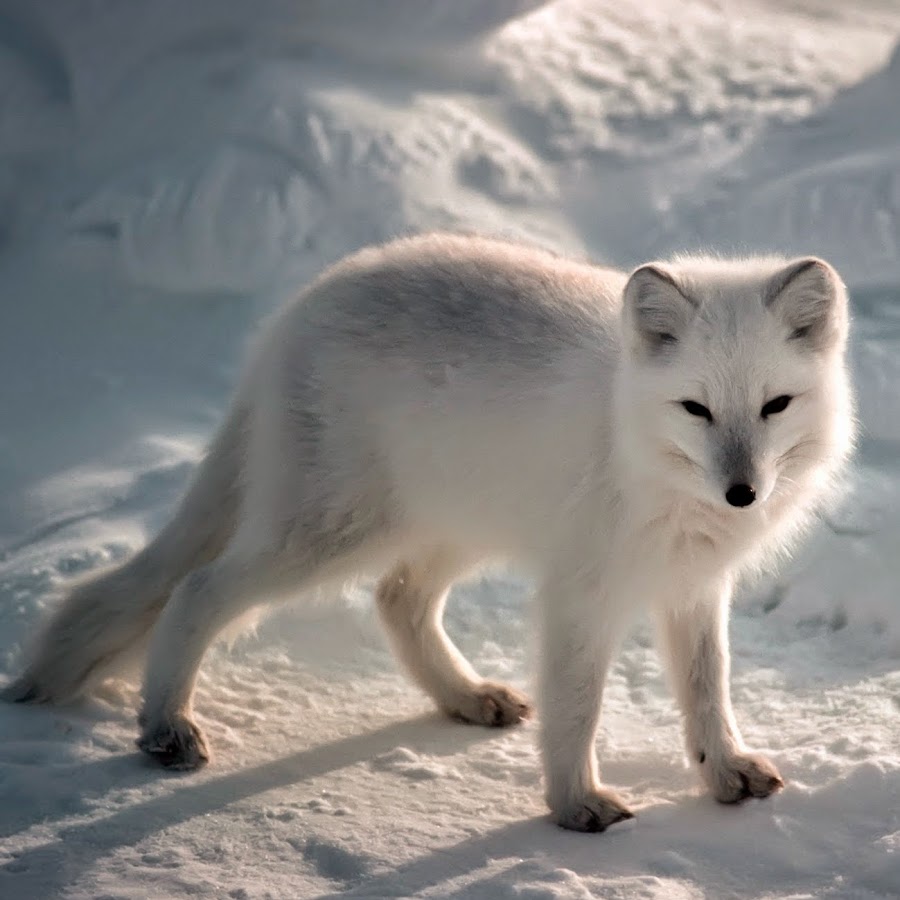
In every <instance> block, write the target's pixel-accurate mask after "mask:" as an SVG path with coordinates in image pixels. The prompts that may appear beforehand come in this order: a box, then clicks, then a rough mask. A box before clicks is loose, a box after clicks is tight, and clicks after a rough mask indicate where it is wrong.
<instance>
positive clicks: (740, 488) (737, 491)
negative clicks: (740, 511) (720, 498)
mask: <svg viewBox="0 0 900 900" xmlns="http://www.w3.org/2000/svg"><path fill="white" fill-rule="evenodd" d="M725 499H726V500H727V501H728V502H729V503H730V504H731V505H732V506H749V505H750V504H751V503H752V502H753V501H754V500H755V499H756V491H755V490H754V489H753V488H752V487H751V486H750V485H749V484H733V485H732V486H731V487H730V488H728V490H727V491H725Z"/></svg>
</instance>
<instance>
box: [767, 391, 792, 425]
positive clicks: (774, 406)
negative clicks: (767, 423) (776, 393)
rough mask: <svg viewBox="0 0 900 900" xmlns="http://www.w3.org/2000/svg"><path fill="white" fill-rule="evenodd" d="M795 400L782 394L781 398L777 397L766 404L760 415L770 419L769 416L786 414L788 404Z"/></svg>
mask: <svg viewBox="0 0 900 900" xmlns="http://www.w3.org/2000/svg"><path fill="white" fill-rule="evenodd" d="M791 400H793V397H788V395H787V394H782V395H781V396H780V397H776V398H775V399H774V400H770V401H769V402H768V403H766V404H765V405H764V406H763V408H762V410H761V411H760V415H761V416H762V417H763V418H764V419H768V418H769V416H774V415H775V414H776V413H780V412H784V411H785V410H786V409H787V408H788V404H789V403H790V402H791Z"/></svg>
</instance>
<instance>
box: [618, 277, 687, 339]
mask: <svg viewBox="0 0 900 900" xmlns="http://www.w3.org/2000/svg"><path fill="white" fill-rule="evenodd" d="M697 305H698V304H697V301H696V300H694V299H693V298H692V297H690V296H689V295H688V294H686V293H685V292H684V291H683V290H682V288H681V286H680V285H679V284H678V281H677V280H676V279H675V276H674V275H672V273H671V272H670V271H669V270H668V269H667V268H666V267H665V266H663V265H661V264H660V263H648V264H647V265H644V266H641V267H640V268H638V269H635V271H634V272H632V273H631V277H630V278H629V279H628V283H627V284H626V285H625V292H624V306H625V310H624V315H625V321H626V322H627V323H628V324H629V326H630V327H631V329H632V331H633V332H634V333H635V334H636V335H637V337H638V339H639V340H640V342H641V345H642V346H643V348H644V349H645V350H646V351H647V352H648V353H649V354H651V355H654V356H655V355H658V354H663V353H665V352H666V351H667V350H669V349H671V348H673V347H674V346H675V345H677V344H678V341H679V340H680V339H681V336H682V334H683V333H684V330H685V328H686V327H687V326H688V324H689V323H690V321H691V319H692V318H693V317H694V313H696V311H697Z"/></svg>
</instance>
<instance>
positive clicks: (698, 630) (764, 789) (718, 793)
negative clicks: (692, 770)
mask: <svg viewBox="0 0 900 900" xmlns="http://www.w3.org/2000/svg"><path fill="white" fill-rule="evenodd" d="M730 602H731V587H730V585H727V586H720V587H719V588H718V589H717V590H715V591H708V592H707V593H706V594H705V595H704V596H701V597H700V598H698V599H697V600H696V601H695V602H692V603H691V604H689V605H686V606H685V607H683V608H667V609H665V610H664V611H662V612H661V613H660V617H659V618H660V635H661V638H662V645H663V648H664V650H665V652H666V655H667V656H668V663H669V670H670V673H671V680H672V685H673V688H674V690H675V695H676V697H677V698H678V702H679V704H680V706H681V710H682V713H683V714H684V732H685V742H686V745H687V754H688V758H689V759H690V761H691V763H692V764H693V765H695V766H696V767H697V769H698V770H699V772H700V776H701V777H702V779H703V781H704V782H705V783H706V785H707V787H708V788H709V790H710V792H711V793H712V795H713V796H714V797H715V798H716V800H719V801H720V802H722V803H738V802H740V801H741V800H745V799H747V798H748V797H768V796H769V795H770V794H772V793H774V792H775V791H778V790H780V789H781V788H782V787H784V781H783V779H782V777H781V775H780V774H779V772H778V769H776V768H775V766H774V765H773V764H772V763H771V762H770V761H769V760H768V759H767V758H766V757H765V756H762V755H760V754H758V753H752V752H750V751H748V750H747V748H746V747H745V745H744V741H743V739H742V738H741V733H740V730H739V729H738V726H737V722H736V721H735V717H734V711H733V709H732V707H731V694H730V691H729V674H730V668H731V667H730V655H729V650H728V610H729V606H730Z"/></svg>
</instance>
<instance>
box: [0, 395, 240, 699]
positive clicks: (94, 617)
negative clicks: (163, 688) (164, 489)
mask: <svg viewBox="0 0 900 900" xmlns="http://www.w3.org/2000/svg"><path fill="white" fill-rule="evenodd" d="M244 419H245V417H244V415H243V414H242V413H241V411H240V410H235V411H232V413H231V415H230V416H229V418H228V419H227V421H226V422H225V424H224V426H223V427H222V429H221V430H220V431H219V433H218V435H217V436H216V438H215V439H214V441H213V444H212V446H211V447H210V449H209V452H208V454H207V456H206V458H205V460H204V461H203V463H202V464H201V465H200V468H199V470H198V471H197V474H196V475H195V477H194V481H193V483H192V484H191V486H190V488H189V489H188V492H187V494H186V496H185V497H184V499H183V500H182V502H181V505H180V507H179V509H178V511H177V513H176V515H175V518H174V519H173V520H172V521H171V522H170V523H169V524H168V525H167V526H166V527H165V528H164V529H163V530H162V532H161V533H160V534H159V535H158V536H157V537H156V539H155V540H153V541H152V542H151V543H150V544H148V545H147V546H146V547H145V548H144V549H143V550H141V551H140V552H139V553H138V554H137V555H136V556H134V557H133V558H132V559H131V560H129V561H128V562H127V563H125V564H124V565H121V566H117V567H116V568H113V569H109V570H107V571H105V572H103V573H102V574H100V575H96V576H93V577H91V578H90V579H88V580H86V581H83V582H82V583H80V584H78V585H76V586H75V587H74V588H73V589H72V590H71V591H70V593H69V595H68V596H67V597H66V599H65V600H64V601H63V602H62V604H61V606H60V607H59V608H58V609H57V610H56V612H55V613H54V614H53V615H52V616H51V618H50V620H49V621H48V622H47V624H46V626H45V627H44V629H43V631H42V632H41V634H40V635H39V637H38V640H37V641H36V643H35V645H34V647H33V648H32V651H31V653H30V656H29V658H28V664H27V667H26V670H25V672H24V674H23V675H22V676H21V677H20V678H19V679H18V680H16V681H14V682H13V683H12V684H11V685H9V686H8V687H7V688H5V689H4V691H3V697H4V698H5V699H7V700H14V701H17V702H21V703H40V702H47V701H62V700H66V699H69V698H71V697H74V696H76V695H78V694H81V693H83V692H84V691H85V690H87V689H88V688H89V687H90V686H91V685H93V684H96V683H97V682H98V681H100V680H102V679H103V678H104V677H105V676H106V675H108V674H111V673H112V672H113V671H114V670H115V669H117V668H119V667H120V666H121V664H122V662H123V661H124V659H125V658H126V657H127V656H129V655H130V653H129V651H134V650H135V649H136V648H137V647H139V646H140V645H141V644H142V643H143V640H144V638H145V637H146V636H147V635H148V634H149V632H150V630H151V628H152V627H153V625H154V623H155V622H156V620H157V618H158V617H159V614H160V613H161V612H162V610H163V607H164V606H165V605H166V602H167V600H168V599H169V594H170V592H171V591H172V588H173V587H174V586H175V585H176V584H177V583H178V581H180V580H181V578H183V577H184V576H185V575H186V574H187V573H188V572H190V571H191V570H192V569H195V568H197V567H198V566H201V565H203V564H205V563H207V562H209V561H210V560H211V559H214V558H215V557H216V556H218V554H219V553H220V552H221V550H222V549H223V548H224V546H225V544H226V543H227V542H228V540H229V538H230V537H231V535H232V533H233V531H234V527H235V522H236V517H237V509H238V503H239V481H240V470H241V463H242V457H243V453H244V426H245V421H244Z"/></svg>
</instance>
